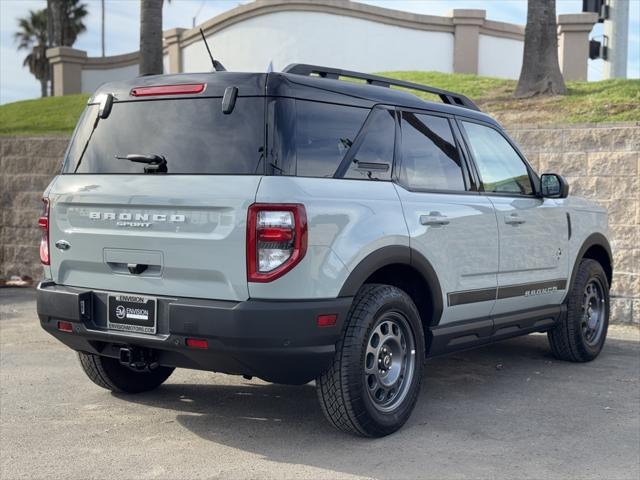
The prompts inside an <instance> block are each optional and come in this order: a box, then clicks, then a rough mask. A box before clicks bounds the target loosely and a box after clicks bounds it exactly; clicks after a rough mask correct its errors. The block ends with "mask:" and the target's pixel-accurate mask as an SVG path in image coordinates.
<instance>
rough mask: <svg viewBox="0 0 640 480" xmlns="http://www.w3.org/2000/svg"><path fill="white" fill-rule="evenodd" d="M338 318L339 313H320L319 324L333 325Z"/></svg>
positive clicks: (323, 325) (322, 325) (324, 325)
mask: <svg viewBox="0 0 640 480" xmlns="http://www.w3.org/2000/svg"><path fill="white" fill-rule="evenodd" d="M337 320H338V315H335V314H332V315H318V326H319V327H333V326H335V324H336V321H337Z"/></svg>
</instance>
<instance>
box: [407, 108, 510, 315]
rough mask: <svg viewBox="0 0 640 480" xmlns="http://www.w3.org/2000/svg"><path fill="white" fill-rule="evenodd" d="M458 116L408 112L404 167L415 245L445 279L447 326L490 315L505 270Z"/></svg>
mask: <svg viewBox="0 0 640 480" xmlns="http://www.w3.org/2000/svg"><path fill="white" fill-rule="evenodd" d="M451 122H452V120H451V119H449V118H447V117H443V116H435V115H430V114H425V113H419V112H409V111H405V112H402V113H401V122H400V131H401V143H400V148H399V152H398V156H399V157H400V167H399V171H398V172H397V182H398V185H397V191H398V195H399V196H400V200H401V202H402V208H403V210H404V215H405V220H406V222H407V226H408V228H409V235H410V242H411V247H412V248H413V249H415V250H416V251H418V252H419V253H420V254H421V255H422V256H423V257H425V258H426V259H427V260H428V261H429V262H430V263H431V265H432V266H433V268H434V270H435V271H436V273H437V275H438V279H439V280H440V286H441V289H442V293H443V297H444V298H443V305H444V310H443V314H442V318H441V320H440V324H441V325H442V324H447V323H451V322H455V321H460V320H468V319H476V318H482V317H486V316H488V315H489V313H490V312H491V310H492V308H493V306H494V304H495V296H496V286H497V272H498V228H497V226H496V215H495V212H494V209H493V206H492V204H491V202H490V201H489V199H488V198H486V197H484V196H481V195H479V194H478V192H475V191H472V190H473V189H472V186H471V180H470V177H469V175H468V172H467V168H466V163H465V161H464V157H463V155H462V153H461V150H460V148H459V144H458V142H457V141H456V138H455V136H454V133H453V130H452V123H451Z"/></svg>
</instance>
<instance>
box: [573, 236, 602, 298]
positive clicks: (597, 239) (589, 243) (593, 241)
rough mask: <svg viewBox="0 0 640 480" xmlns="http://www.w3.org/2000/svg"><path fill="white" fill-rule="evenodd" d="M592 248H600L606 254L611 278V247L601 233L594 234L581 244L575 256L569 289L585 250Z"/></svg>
mask: <svg viewBox="0 0 640 480" xmlns="http://www.w3.org/2000/svg"><path fill="white" fill-rule="evenodd" d="M593 246H599V247H602V248H604V250H605V252H607V257H608V258H609V266H610V267H611V276H612V278H613V254H612V253H611V245H609V240H607V237H605V236H604V235H603V234H601V233H598V232H596V233H592V234H591V235H589V236H588V237H587V238H586V240H585V241H584V242H582V246H581V247H580V249H579V250H578V254H577V255H576V259H575V262H574V264H573V270H571V279H570V281H569V286H568V288H569V289H571V288H572V287H573V281H574V279H575V278H576V274H577V273H578V265H579V264H580V261H581V260H582V259H583V258H584V254H585V253H586V252H587V250H589V249H590V248H591V247H593ZM605 273H606V272H605ZM609 280H611V279H609ZM609 286H611V285H609Z"/></svg>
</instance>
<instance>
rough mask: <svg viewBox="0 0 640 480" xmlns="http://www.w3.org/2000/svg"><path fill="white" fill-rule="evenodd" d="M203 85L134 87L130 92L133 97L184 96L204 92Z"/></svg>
mask: <svg viewBox="0 0 640 480" xmlns="http://www.w3.org/2000/svg"><path fill="white" fill-rule="evenodd" d="M204 86H205V85H204V83H195V84H191V85H189V84H186V85H185V84H182V85H156V86H153V87H136V88H134V89H132V90H131V96H133V97H149V96H153V95H186V94H195V93H202V92H204Z"/></svg>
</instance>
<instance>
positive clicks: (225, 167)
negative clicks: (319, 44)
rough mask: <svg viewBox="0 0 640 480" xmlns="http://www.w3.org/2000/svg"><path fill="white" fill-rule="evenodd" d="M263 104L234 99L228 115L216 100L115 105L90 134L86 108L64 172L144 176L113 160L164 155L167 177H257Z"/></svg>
mask: <svg viewBox="0 0 640 480" xmlns="http://www.w3.org/2000/svg"><path fill="white" fill-rule="evenodd" d="M264 102H265V99H264V97H239V98H238V99H237V102H236V105H235V108H234V110H233V112H231V113H230V114H224V113H222V99H221V98H198V99H170V100H167V99H163V100H147V101H138V102H116V103H114V105H113V109H112V111H111V114H110V115H109V117H107V118H106V119H100V121H99V122H98V124H97V126H96V128H95V130H94V131H93V134H91V131H92V129H93V125H94V122H95V120H96V117H97V114H98V105H89V106H88V107H87V109H86V110H85V112H84V114H83V115H82V118H81V119H80V123H79V125H78V128H77V130H76V134H75V136H74V139H73V141H72V143H71V145H70V148H69V153H68V155H67V158H66V160H65V164H64V168H63V173H74V172H75V173H99V174H110V173H111V174H112V173H124V174H130V173H134V174H136V173H144V167H145V166H146V165H145V164H142V163H134V162H131V161H129V160H120V159H117V158H116V157H124V156H126V155H129V154H142V155H161V156H164V157H165V159H166V161H167V170H168V173H169V174H172V173H177V174H228V175H241V174H261V173H263V171H264V163H263V161H262V160H263V155H262V153H263V149H264V147H263V146H264V132H265V128H264ZM85 146H86V150H85V152H84V154H83V153H82V151H83V149H85ZM80 158H82V161H81V162H80V163H79V164H78V162H79V161H80Z"/></svg>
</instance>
